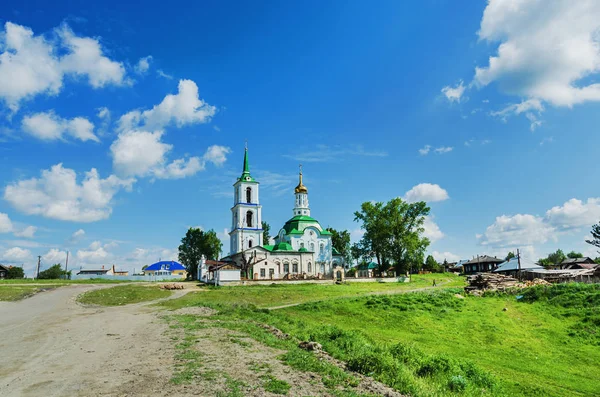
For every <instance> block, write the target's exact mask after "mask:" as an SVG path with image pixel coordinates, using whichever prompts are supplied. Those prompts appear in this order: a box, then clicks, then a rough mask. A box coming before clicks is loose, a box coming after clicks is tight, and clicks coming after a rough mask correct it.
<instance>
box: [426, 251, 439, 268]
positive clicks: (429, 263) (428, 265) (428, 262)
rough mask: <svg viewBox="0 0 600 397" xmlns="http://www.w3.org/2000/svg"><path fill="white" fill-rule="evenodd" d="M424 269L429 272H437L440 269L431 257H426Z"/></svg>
mask: <svg viewBox="0 0 600 397" xmlns="http://www.w3.org/2000/svg"><path fill="white" fill-rule="evenodd" d="M424 268H425V270H429V271H430V272H437V271H439V269H440V264H439V263H437V261H436V260H435V258H434V257H433V256H432V255H427V259H426V260H425V266H424Z"/></svg>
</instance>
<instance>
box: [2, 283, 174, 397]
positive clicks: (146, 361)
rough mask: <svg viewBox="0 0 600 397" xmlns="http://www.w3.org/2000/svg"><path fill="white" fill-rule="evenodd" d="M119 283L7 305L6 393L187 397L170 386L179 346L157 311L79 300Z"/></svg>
mask: <svg viewBox="0 0 600 397" xmlns="http://www.w3.org/2000/svg"><path fill="white" fill-rule="evenodd" d="M111 286H112V285H103V286H93V285H92V286H91V285H71V286H65V287H61V288H57V289H55V290H53V291H49V292H45V293H40V294H37V295H35V296H33V297H31V298H29V299H25V300H22V301H19V302H0V335H1V337H0V395H1V396H39V395H44V396H104V395H106V396H108V395H111V396H112V395H115V396H116V395H119V396H121V395H185V394H186V393H182V391H181V390H176V389H177V388H175V389H174V386H172V385H170V384H169V379H170V377H171V374H172V371H171V364H172V360H173V352H172V349H173V347H172V342H171V341H170V339H169V337H168V335H166V333H165V331H166V330H167V326H166V324H165V323H164V322H163V321H161V320H159V319H158V318H157V316H156V315H155V314H154V313H153V309H151V308H148V307H145V305H144V304H137V305H129V306H122V307H111V308H97V307H83V306H81V305H79V304H77V303H76V302H75V298H76V296H77V295H79V294H80V293H82V292H85V291H88V290H91V289H96V288H109V287H111ZM183 293H184V292H183V291H177V293H176V295H174V297H177V296H181V295H182V294H183Z"/></svg>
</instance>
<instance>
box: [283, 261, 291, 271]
mask: <svg viewBox="0 0 600 397" xmlns="http://www.w3.org/2000/svg"><path fill="white" fill-rule="evenodd" d="M283 272H284V273H289V272H290V264H289V263H286V262H283Z"/></svg>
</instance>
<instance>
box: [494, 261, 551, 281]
mask: <svg viewBox="0 0 600 397" xmlns="http://www.w3.org/2000/svg"><path fill="white" fill-rule="evenodd" d="M537 270H544V267H543V266H540V265H536V264H535V263H529V264H527V263H521V266H519V260H518V259H517V258H512V259H510V260H508V261H506V262H503V263H501V264H500V265H499V266H498V268H497V269H496V270H494V273H501V274H504V275H506V276H511V277H516V276H517V275H518V273H519V271H522V272H524V271H537Z"/></svg>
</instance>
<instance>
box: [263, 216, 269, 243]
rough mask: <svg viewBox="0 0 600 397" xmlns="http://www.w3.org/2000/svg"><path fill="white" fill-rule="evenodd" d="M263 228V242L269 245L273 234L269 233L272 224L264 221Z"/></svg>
mask: <svg viewBox="0 0 600 397" xmlns="http://www.w3.org/2000/svg"><path fill="white" fill-rule="evenodd" d="M262 229H263V244H265V245H268V244H269V240H270V239H271V235H270V234H269V231H270V230H271V225H269V224H268V223H267V222H265V221H262Z"/></svg>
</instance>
